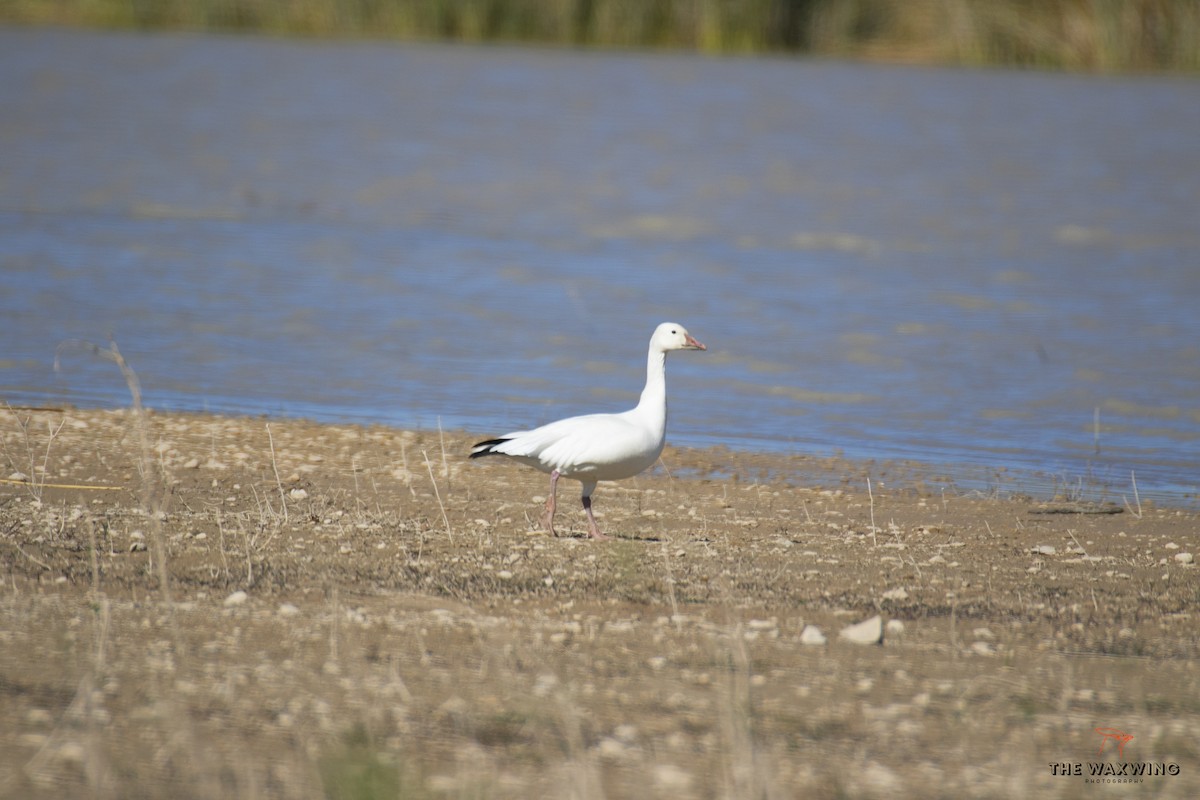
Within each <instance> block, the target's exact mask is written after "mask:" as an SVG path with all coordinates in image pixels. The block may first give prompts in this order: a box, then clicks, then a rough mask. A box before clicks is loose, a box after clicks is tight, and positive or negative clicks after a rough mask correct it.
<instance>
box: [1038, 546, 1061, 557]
mask: <svg viewBox="0 0 1200 800" xmlns="http://www.w3.org/2000/svg"><path fill="white" fill-rule="evenodd" d="M1032 552H1034V553H1037V554H1039V555H1043V556H1052V555H1054V554H1055V553H1057V552H1058V550H1057V549H1056V548H1055V547H1054V545H1052V544H1039V545H1038V546H1037V547H1035V548H1033V550H1032Z"/></svg>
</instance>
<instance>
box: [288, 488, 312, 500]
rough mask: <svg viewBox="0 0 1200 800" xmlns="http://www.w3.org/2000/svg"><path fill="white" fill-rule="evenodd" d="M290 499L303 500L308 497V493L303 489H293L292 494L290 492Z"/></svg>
mask: <svg viewBox="0 0 1200 800" xmlns="http://www.w3.org/2000/svg"><path fill="white" fill-rule="evenodd" d="M288 497H290V498H292V499H293V500H303V499H305V498H306V497H308V492H306V491H305V490H303V489H292V490H291V491H290V492H288Z"/></svg>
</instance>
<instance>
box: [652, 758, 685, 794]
mask: <svg viewBox="0 0 1200 800" xmlns="http://www.w3.org/2000/svg"><path fill="white" fill-rule="evenodd" d="M654 785H655V787H656V788H658V789H659V790H660V791H663V792H669V793H672V794H674V793H678V792H686V791H687V790H688V789H690V788H692V776H691V775H689V774H688V773H687V772H684V771H683V770H682V769H681V768H679V767H677V766H675V765H674V764H659V765H658V766H657V767H655V768H654Z"/></svg>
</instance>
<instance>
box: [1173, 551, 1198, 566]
mask: <svg viewBox="0 0 1200 800" xmlns="http://www.w3.org/2000/svg"><path fill="white" fill-rule="evenodd" d="M1175 560H1176V561H1178V562H1179V563H1180V564H1194V563H1195V562H1196V557H1195V556H1194V555H1192V554H1191V553H1176V554H1175Z"/></svg>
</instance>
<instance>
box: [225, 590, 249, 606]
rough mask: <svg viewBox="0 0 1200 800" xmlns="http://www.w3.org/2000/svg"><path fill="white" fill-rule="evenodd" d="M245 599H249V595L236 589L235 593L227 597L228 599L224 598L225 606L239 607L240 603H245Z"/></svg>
mask: <svg viewBox="0 0 1200 800" xmlns="http://www.w3.org/2000/svg"><path fill="white" fill-rule="evenodd" d="M247 599H249V595H248V594H246V593H245V592H243V591H242V590H241V589H238V590H237V591H236V592H234V593H233V594H231V595H229V597H226V598H225V606H226V607H231V606H240V605H241V604H242V603H245V602H246V600H247Z"/></svg>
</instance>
